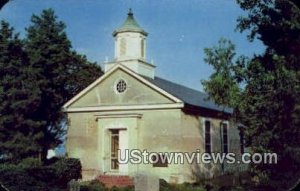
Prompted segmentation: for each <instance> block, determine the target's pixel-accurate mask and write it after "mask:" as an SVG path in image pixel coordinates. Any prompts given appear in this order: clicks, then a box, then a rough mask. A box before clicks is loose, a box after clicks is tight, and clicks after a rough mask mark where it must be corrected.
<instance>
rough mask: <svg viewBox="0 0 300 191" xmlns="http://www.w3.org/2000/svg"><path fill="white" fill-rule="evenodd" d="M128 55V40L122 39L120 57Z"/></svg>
mask: <svg viewBox="0 0 300 191" xmlns="http://www.w3.org/2000/svg"><path fill="white" fill-rule="evenodd" d="M125 54H126V39H125V38H121V41H120V55H121V56H124V55H125Z"/></svg>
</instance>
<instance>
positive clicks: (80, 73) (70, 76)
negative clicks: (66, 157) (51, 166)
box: [26, 9, 102, 160]
mask: <svg viewBox="0 0 300 191" xmlns="http://www.w3.org/2000/svg"><path fill="white" fill-rule="evenodd" d="M31 22H32V24H31V26H29V27H28V28H27V29H26V30H27V38H26V51H27V53H28V55H29V58H30V63H31V67H32V68H34V69H35V70H34V71H33V74H34V75H36V76H37V80H36V81H35V83H36V85H37V86H38V87H39V89H40V92H41V96H40V102H39V105H38V109H37V110H36V112H35V113H34V120H37V121H40V122H41V124H43V125H41V127H40V130H41V133H42V137H41V139H40V140H39V145H41V147H42V149H41V154H42V155H41V157H42V159H43V160H44V159H45V157H46V155H47V151H48V149H49V148H53V147H56V146H57V145H59V144H60V143H61V142H62V140H61V137H62V136H63V135H64V122H65V121H66V118H65V114H64V113H63V111H62V106H63V104H64V103H65V102H66V101H67V100H69V99H70V98H71V97H72V96H74V95H75V94H76V93H78V91H79V90H81V89H82V88H83V87H84V86H85V85H86V84H89V83H91V82H92V81H94V80H95V79H96V78H98V77H99V76H100V75H101V74H102V72H101V68H100V67H99V66H97V65H96V64H91V63H89V62H88V61H87V60H86V58H85V57H83V56H80V55H78V54H77V53H76V52H75V51H72V50H71V42H70V41H69V40H68V38H67V35H66V33H65V31H64V29H65V24H64V23H63V22H61V21H57V17H56V16H55V14H54V11H53V10H52V9H48V10H44V11H43V12H42V14H41V16H37V15H33V16H32V18H31ZM88 72H90V73H88ZM87 73H88V74H87ZM74 79H77V80H76V81H75V80H74ZM78 79H80V81H78Z"/></svg>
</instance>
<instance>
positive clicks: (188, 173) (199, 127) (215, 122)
mask: <svg viewBox="0 0 300 191" xmlns="http://www.w3.org/2000/svg"><path fill="white" fill-rule="evenodd" d="M133 113H134V114H139V115H140V116H141V117H140V118H127V117H126V115H127V114H133ZM116 114H118V115H124V116H125V117H124V118H109V117H107V118H98V117H97V116H103V115H107V116H109V115H116ZM68 118H69V120H70V124H69V127H68V136H67V143H66V149H67V153H68V156H69V157H74V158H79V159H80V160H81V163H82V167H83V170H84V172H83V173H84V174H83V176H84V179H92V178H94V177H95V176H96V175H98V174H101V173H107V169H109V164H108V163H107V161H108V160H109V154H108V152H109V149H107V148H108V147H109V145H107V146H105V145H104V144H108V140H109V135H108V134H105V131H102V129H103V128H107V127H108V126H111V125H114V124H116V125H118V124H121V126H127V128H128V133H129V134H128V142H129V148H128V149H139V150H140V151H143V150H146V151H147V152H168V153H170V152H188V153H192V152H200V153H203V151H204V132H203V121H204V119H208V120H210V121H211V122H212V132H211V135H212V147H213V149H212V150H213V151H212V152H220V149H221V141H220V131H219V124H220V122H221V120H220V119H217V118H203V117H201V116H197V115H191V114H186V113H184V112H182V111H181V109H159V110H136V111H123V112H85V113H69V114H68ZM229 124H230V125H229V131H228V134H229V152H239V135H238V130H237V129H236V128H234V125H233V124H231V123H229ZM101 137H103V139H102V138H101ZM103 149H104V150H105V149H106V151H103ZM220 172H221V168H220V165H204V164H202V163H200V164H196V163H195V162H194V163H193V164H188V162H187V161H184V164H174V163H171V164H168V167H153V164H138V165H137V164H129V166H128V174H129V175H132V176H134V175H135V174H136V173H147V174H153V175H155V176H158V177H159V178H164V179H165V180H167V181H169V182H174V183H180V182H191V181H195V180H196V178H197V177H199V176H201V177H202V178H203V177H209V176H214V175H217V174H218V173H220Z"/></svg>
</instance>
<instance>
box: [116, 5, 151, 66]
mask: <svg viewBox="0 0 300 191" xmlns="http://www.w3.org/2000/svg"><path fill="white" fill-rule="evenodd" d="M147 35H148V33H147V32H145V31H144V30H143V29H142V28H141V27H140V26H139V24H138V23H137V22H136V21H135V19H134V17H133V13H132V10H131V9H129V12H128V16H127V19H126V20H125V22H124V24H123V25H122V26H121V27H120V28H119V29H117V30H115V31H114V32H113V37H114V38H115V59H116V60H117V61H121V60H128V59H142V60H145V59H146V37H147Z"/></svg>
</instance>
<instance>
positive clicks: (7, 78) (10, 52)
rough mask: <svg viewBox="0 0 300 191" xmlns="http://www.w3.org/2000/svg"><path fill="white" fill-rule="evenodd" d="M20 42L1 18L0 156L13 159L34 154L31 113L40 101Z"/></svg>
mask: <svg viewBox="0 0 300 191" xmlns="http://www.w3.org/2000/svg"><path fill="white" fill-rule="evenodd" d="M28 61H29V60H28V57H27V55H26V53H25V52H24V50H23V43H22V42H21V40H20V39H19V38H18V35H17V34H14V32H13V28H11V27H10V26H9V24H8V23H7V22H4V21H2V22H1V26H0V68H1V70H0V103H1V104H0V151H1V153H0V155H1V156H2V157H5V158H10V159H12V160H19V159H21V158H23V157H27V156H34V155H37V153H38V151H39V150H40V148H39V145H37V144H36V142H35V141H34V140H37V139H39V138H40V136H41V134H40V133H39V131H38V127H39V125H40V122H39V121H35V120H33V119H32V118H31V117H32V116H31V114H32V112H34V111H35V109H36V108H37V103H38V102H39V94H40V92H39V90H38V89H36V87H35V84H34V83H33V82H34V81H35V76H34V75H32V74H30V68H29V62H28Z"/></svg>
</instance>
